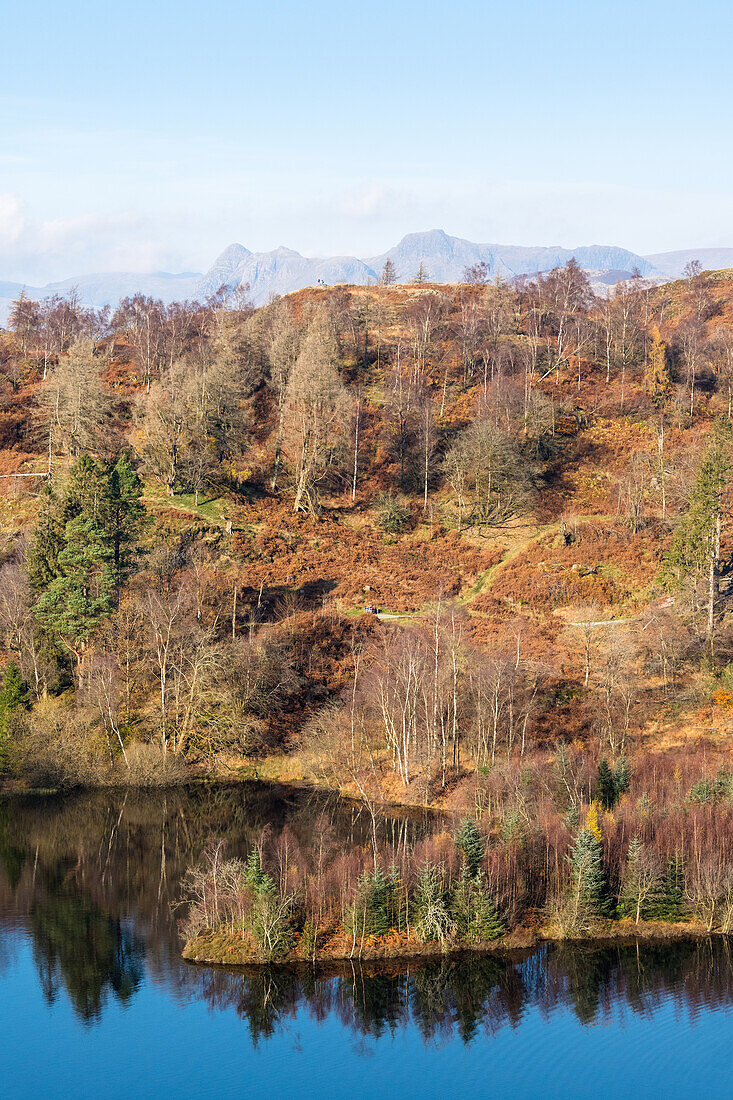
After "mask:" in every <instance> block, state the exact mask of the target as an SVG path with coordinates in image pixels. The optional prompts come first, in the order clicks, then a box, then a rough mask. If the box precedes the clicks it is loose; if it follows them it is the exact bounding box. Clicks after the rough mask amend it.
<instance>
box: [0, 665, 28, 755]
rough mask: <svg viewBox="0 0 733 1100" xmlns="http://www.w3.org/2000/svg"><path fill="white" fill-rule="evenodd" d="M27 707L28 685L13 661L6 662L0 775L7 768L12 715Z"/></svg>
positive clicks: (1, 697) (0, 710) (0, 698)
mask: <svg viewBox="0 0 733 1100" xmlns="http://www.w3.org/2000/svg"><path fill="white" fill-rule="evenodd" d="M29 707H30V695H29V693H28V685H27V684H26V683H25V681H24V680H23V677H22V676H21V674H20V669H19V668H18V666H17V665H16V663H15V661H8V664H7V666H6V668H5V675H4V676H3V685H2V688H0V775H3V774H4V773H5V772H6V771H7V768H8V755H9V749H10V737H11V731H12V723H13V715H14V714H15V713H17V711H19V710H28V709H29Z"/></svg>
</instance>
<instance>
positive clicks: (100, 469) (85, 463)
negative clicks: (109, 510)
mask: <svg viewBox="0 0 733 1100" xmlns="http://www.w3.org/2000/svg"><path fill="white" fill-rule="evenodd" d="M106 491H107V469H106V467H105V464H104V463H103V462H97V460H96V459H94V458H92V457H91V455H88V454H83V455H80V456H79V458H77V460H76V462H75V463H74V465H73V466H72V467H71V469H70V471H69V476H68V478H67V481H66V484H65V485H64V496H63V501H62V516H63V520H64V523H68V521H69V520H70V519H75V518H76V517H77V516H84V517H85V519H92V520H94V522H95V523H97V524H99V525H102V524H103V516H104V501H105V496H106Z"/></svg>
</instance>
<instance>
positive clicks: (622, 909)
mask: <svg viewBox="0 0 733 1100" xmlns="http://www.w3.org/2000/svg"><path fill="white" fill-rule="evenodd" d="M661 886H662V877H661V875H660V873H659V868H658V866H657V864H656V861H655V860H654V859H653V858H652V857H651V856H650V855H649V853H648V852H646V851H645V849H644V845H643V844H642V843H641V840H640V838H639V837H638V836H635V837H633V838H632V840H631V843H630V844H629V852H628V856H627V858H626V866H625V868H624V876H623V883H622V886H621V897H620V899H619V907H618V912H619V916H622V917H631V919H632V920H633V921H634V923H635V924H638V923H639V920H641V919H647V918H649V917H650V916H651V915H652V913H653V912H654V910H655V906H656V905H657V904H658V902H659V897H660V891H661Z"/></svg>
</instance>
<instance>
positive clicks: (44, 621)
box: [34, 516, 114, 668]
mask: <svg viewBox="0 0 733 1100" xmlns="http://www.w3.org/2000/svg"><path fill="white" fill-rule="evenodd" d="M64 535H65V541H66V545H65V547H64V549H63V550H62V551H61V552H60V554H59V555H58V566H59V570H60V575H59V576H57V577H56V578H55V579H54V580H52V581H51V583H50V584H49V585H48V587H47V588H46V590H45V591H44V592H43V593H42V594H41V596H40V598H39V600H38V601H37V603H36V605H35V607H34V613H35V616H36V618H37V619H38V621H39V623H40V624H41V626H42V627H43V628H44V629H45V630H46V631H47V632H48V633H49V634H50V635H51V636H52V637H55V638H58V640H59V641H60V642H62V644H63V645H64V646H66V648H67V649H68V650H69V651H70V652H71V653H73V654H74V656H75V657H76V661H77V668H79V667H80V666H81V661H82V658H83V655H84V650H85V647H86V644H87V642H88V641H89V638H90V637H91V635H92V634H93V632H94V631H95V630H96V628H97V627H98V626H99V624H100V623H101V622H102V620H103V619H104V618H105V616H106V615H108V614H109V613H110V611H111V610H112V594H113V590H114V572H113V568H112V550H111V549H110V546H109V540H108V539H107V536H106V534H105V532H104V530H103V529H102V528H101V527H98V526H97V525H96V524H95V523H94V521H93V520H91V519H83V518H82V517H81V516H77V518H76V519H71V520H69V522H68V523H67V524H66V529H65V532H64Z"/></svg>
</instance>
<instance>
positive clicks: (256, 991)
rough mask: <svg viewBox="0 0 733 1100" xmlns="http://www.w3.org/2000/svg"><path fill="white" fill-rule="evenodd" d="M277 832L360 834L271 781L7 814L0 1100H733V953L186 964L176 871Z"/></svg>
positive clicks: (344, 839)
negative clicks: (337, 969) (319, 966)
mask: <svg viewBox="0 0 733 1100" xmlns="http://www.w3.org/2000/svg"><path fill="white" fill-rule="evenodd" d="M268 822H272V823H274V827H276V828H278V829H280V828H286V829H287V830H288V835H289V837H290V839H291V843H292V846H293V849H294V850H297V845H299V844H301V845H308V844H310V843H312V841H313V838H314V836H317V835H323V834H327V835H328V836H329V838H330V842H331V843H336V844H342V843H361V842H364V841H365V835H366V828H367V826H366V823H365V822H362V821H359V819H358V818H356V817H353V816H351V815H350V813H349V812H348V811H345V810H344V809H343V808H338V807H334V806H331V805H329V804H328V803H326V802H322V801H320V800H318V801H313V800H308V799H305V798H302V797H301V798H296V797H294V796H285V795H283V794H282V793H278V792H277V791H274V790H270V789H267V788H262V787H259V788H245V789H242V788H241V787H240V788H237V789H234V790H232V789H221V788H220V789H216V790H211V791H206V792H204V791H198V792H193V793H185V792H174V793H170V792H169V793H167V794H158V793H156V794H154V795H139V794H129V795H127V796H125V795H124V794H116V793H115V794H94V795H83V796H75V797H67V798H46V799H38V798H35V799H30V798H24V799H8V800H6V801H0V1096H1V1097H3V1098H11V1097H35V1096H38V1097H77V1096H78V1097H85V1098H90V1097H125V1098H128V1100H129V1098H130V1097H167V1096H171V1097H183V1096H192V1097H197V1096H211V1097H230V1096H232V1097H234V1096H236V1097H240V1096H242V1097H260V1096H261V1097H267V1098H268V1100H276V1098H280V1097H288V1098H293V1097H295V1098H297V1097H341V1096H343V1097H349V1098H351V1100H353V1098H358V1097H380V1098H382V1097H392V1096H393V1097H398V1098H408V1097H421V1098H428V1097H430V1098H432V1097H436V1098H437V1097H440V1098H444V1097H464V1096H465V1097H540V1096H541V1097H550V1098H555V1097H557V1098H568V1097H614V1098H618V1097H627V1096H628V1097H632V1096H633V1097H635V1098H638V1097H642V1096H643V1097H662V1096H664V1097H688V1096H689V1097H698V1096H702V1097H724V1096H725V1097H731V1096H733V947H731V945H729V943H728V942H726V941H721V940H716V941H714V942H713V941H711V942H702V943H697V944H693V943H691V944H684V945H675V946H671V947H665V948H650V947H644V946H639V947H638V948H637V946H635V945H632V946H624V947H614V948H612V949H603V950H592V949H588V948H574V949H569V948H556V947H551V948H548V947H543V948H541V949H538V950H536V951H532V952H528V953H526V954H525V955H524V956H523V957H515V958H512V959H497V958H490V959H485V960H481V961H473V962H471V963H468V962H463V961H459V962H454V963H443V964H439V963H435V964H431V965H427V966H421V967H410V968H405V967H398V966H396V967H394V968H393V969H391V970H389V971H386V972H385V971H383V972H381V973H378V974H374V973H372V974H370V973H368V972H366V971H364V970H359V969H358V968H357V969H353V970H352V969H351V968H347V969H345V970H344V971H343V972H341V973H339V974H336V975H333V976H330V977H325V978H319V979H314V978H313V976H312V975H309V974H308V973H307V972H306V973H304V974H301V975H295V974H293V973H292V972H290V971H287V970H284V969H272V970H268V971H255V972H252V973H244V972H232V971H225V970H219V969H213V968H197V967H193V966H190V965H187V964H185V963H183V962H182V961H181V960H180V957H179V950H180V945H179V942H178V935H177V930H176V913H175V912H172V909H171V903H172V902H173V901H174V900H175V899H176V897H177V894H178V883H179V879H180V876H181V874H182V873H183V871H184V869H185V867H186V866H187V865H188V864H189V863H190V862H191V861H192V860H193V859H195V858H196V857H197V856H198V854H199V853H200V851H201V849H202V847H203V845H204V844H205V843H206V841H207V839H209V838H210V837H212V836H217V837H220V836H225V837H226V838H227V841H228V846H229V852H230V854H232V855H235V854H243V853H244V852H245V851H246V850H247V847H248V846H249V844H250V843H251V842H252V841H253V840H255V839H257V838H259V836H260V833H261V830H262V828H263V827H264V826H265V825H266V824H267V823H268ZM422 827H423V826H422V824H421V822H420V821H419V820H417V821H410V822H387V824H386V826H385V828H387V829H389V830H391V831H392V833H394V832H395V830H398V829H399V828H402V829H403V830H405V829H406V830H408V831H409V832H410V833H411V834H412V835H414V834H415V833H419V831H420V830H421V828H422Z"/></svg>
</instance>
